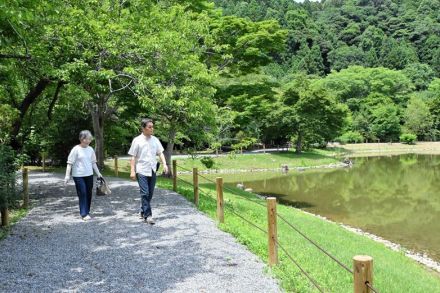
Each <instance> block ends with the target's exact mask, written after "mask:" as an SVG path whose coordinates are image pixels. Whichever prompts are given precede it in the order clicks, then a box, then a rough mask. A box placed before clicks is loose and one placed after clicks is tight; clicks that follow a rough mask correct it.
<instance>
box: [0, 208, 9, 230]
mask: <svg viewBox="0 0 440 293" xmlns="http://www.w3.org/2000/svg"><path fill="white" fill-rule="evenodd" d="M1 214H2V227H6V226H9V210H8V208H2V209H1Z"/></svg>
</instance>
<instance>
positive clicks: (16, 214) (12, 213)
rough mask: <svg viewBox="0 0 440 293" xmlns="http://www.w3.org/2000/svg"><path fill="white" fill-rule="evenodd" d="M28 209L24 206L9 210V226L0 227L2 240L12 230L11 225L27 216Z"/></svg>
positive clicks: (0, 238)
mask: <svg viewBox="0 0 440 293" xmlns="http://www.w3.org/2000/svg"><path fill="white" fill-rule="evenodd" d="M27 212H28V210H27V209H24V208H17V209H10V210H9V226H6V227H0V240H2V239H3V238H5V237H6V236H7V235H8V234H9V231H10V230H11V227H12V226H13V225H14V224H15V223H16V222H18V221H19V220H20V219H21V218H23V217H24V216H26V214H27Z"/></svg>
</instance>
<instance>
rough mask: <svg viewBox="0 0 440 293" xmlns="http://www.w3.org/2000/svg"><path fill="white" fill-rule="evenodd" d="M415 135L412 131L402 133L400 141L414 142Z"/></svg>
mask: <svg viewBox="0 0 440 293" xmlns="http://www.w3.org/2000/svg"><path fill="white" fill-rule="evenodd" d="M416 140H417V135H415V134H412V133H404V134H402V135H401V136H400V142H401V143H405V144H416Z"/></svg>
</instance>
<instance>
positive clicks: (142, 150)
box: [128, 134, 164, 176]
mask: <svg viewBox="0 0 440 293" xmlns="http://www.w3.org/2000/svg"><path fill="white" fill-rule="evenodd" d="M163 150H164V149H163V146H162V144H161V143H160V141H159V139H158V138H157V137H155V136H153V135H151V136H150V137H147V136H145V135H144V134H141V135H139V136H136V137H135V138H134V139H133V142H132V143H131V147H130V150H129V151H128V154H129V155H130V156H133V157H135V161H136V173H139V174H142V175H144V176H152V172H154V173H156V172H157V170H156V166H157V160H156V156H157V155H160V154H161V153H162V152H163Z"/></svg>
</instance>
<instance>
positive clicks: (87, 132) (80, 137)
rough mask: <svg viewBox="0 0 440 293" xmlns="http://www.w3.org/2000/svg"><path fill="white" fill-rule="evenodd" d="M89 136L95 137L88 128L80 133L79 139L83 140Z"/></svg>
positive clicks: (90, 137)
mask: <svg viewBox="0 0 440 293" xmlns="http://www.w3.org/2000/svg"><path fill="white" fill-rule="evenodd" d="M87 138H89V139H93V135H92V134H91V133H90V131H88V130H82V131H81V132H80V133H79V140H83V139H87Z"/></svg>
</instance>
